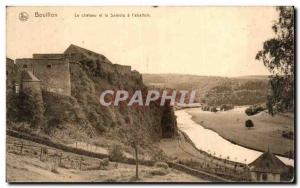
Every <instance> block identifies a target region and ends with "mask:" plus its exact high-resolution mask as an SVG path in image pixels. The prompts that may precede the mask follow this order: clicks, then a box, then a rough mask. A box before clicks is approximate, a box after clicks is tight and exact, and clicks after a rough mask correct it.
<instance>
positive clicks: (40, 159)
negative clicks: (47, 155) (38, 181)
mask: <svg viewBox="0 0 300 188" xmlns="http://www.w3.org/2000/svg"><path fill="white" fill-rule="evenodd" d="M42 155H43V147H41V153H40V161H41V160H42Z"/></svg>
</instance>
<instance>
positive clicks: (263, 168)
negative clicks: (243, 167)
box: [249, 150, 288, 173]
mask: <svg viewBox="0 0 300 188" xmlns="http://www.w3.org/2000/svg"><path fill="white" fill-rule="evenodd" d="M249 166H250V170H251V171H255V172H265V173H282V172H285V171H287V170H288V167H287V166H286V165H285V164H284V163H283V162H282V161H281V160H280V159H278V158H277V157H276V156H275V155H274V154H273V153H271V152H270V151H269V150H268V151H266V152H264V153H263V154H262V155H261V156H259V157H258V158H257V159H256V160H255V161H253V162H252V163H250V164H249Z"/></svg>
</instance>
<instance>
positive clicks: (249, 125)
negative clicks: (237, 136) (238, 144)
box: [245, 119, 254, 129]
mask: <svg viewBox="0 0 300 188" xmlns="http://www.w3.org/2000/svg"><path fill="white" fill-rule="evenodd" d="M245 127H247V128H249V129H250V128H251V127H254V124H253V122H252V121H251V120H250V119H248V120H247V121H246V122H245Z"/></svg>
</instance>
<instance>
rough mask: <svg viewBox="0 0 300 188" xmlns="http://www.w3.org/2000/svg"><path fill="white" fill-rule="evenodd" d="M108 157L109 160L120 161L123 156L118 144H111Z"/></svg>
mask: <svg viewBox="0 0 300 188" xmlns="http://www.w3.org/2000/svg"><path fill="white" fill-rule="evenodd" d="M109 158H110V160H111V161H122V159H124V158H125V155H124V153H123V150H122V147H121V146H120V145H113V147H112V149H111V150H110V151H109Z"/></svg>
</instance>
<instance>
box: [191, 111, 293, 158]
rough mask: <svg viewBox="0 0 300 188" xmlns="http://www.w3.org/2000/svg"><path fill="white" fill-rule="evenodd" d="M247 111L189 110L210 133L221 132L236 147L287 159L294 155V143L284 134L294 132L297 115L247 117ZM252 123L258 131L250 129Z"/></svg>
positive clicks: (193, 117) (194, 118)
mask: <svg viewBox="0 0 300 188" xmlns="http://www.w3.org/2000/svg"><path fill="white" fill-rule="evenodd" d="M245 109H246V107H237V108H235V109H233V110H229V111H225V112H216V113H214V112H207V111H202V110H200V109H199V108H194V109H188V110H187V112H188V113H189V114H191V115H192V119H193V120H194V121H195V122H197V123H198V124H201V125H202V126H203V127H205V128H207V129H211V130H213V131H215V132H217V133H218V134H219V135H220V136H222V137H223V138H225V139H227V140H229V141H231V142H234V143H236V144H239V145H242V146H245V147H248V148H252V149H256V150H260V151H265V150H267V149H268V148H269V149H270V150H271V152H273V153H275V154H279V155H285V154H286V152H288V151H293V147H294V145H293V144H294V141H293V140H290V139H287V138H284V137H282V131H294V115H293V114H291V113H290V114H280V115H276V116H273V117H272V116H271V115H269V114H267V113H266V112H261V113H259V114H256V115H254V116H247V115H246V114H245V112H244V111H245ZM247 119H251V120H252V121H253V123H254V128H250V129H248V128H246V127H245V121H246V120H247Z"/></svg>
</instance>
